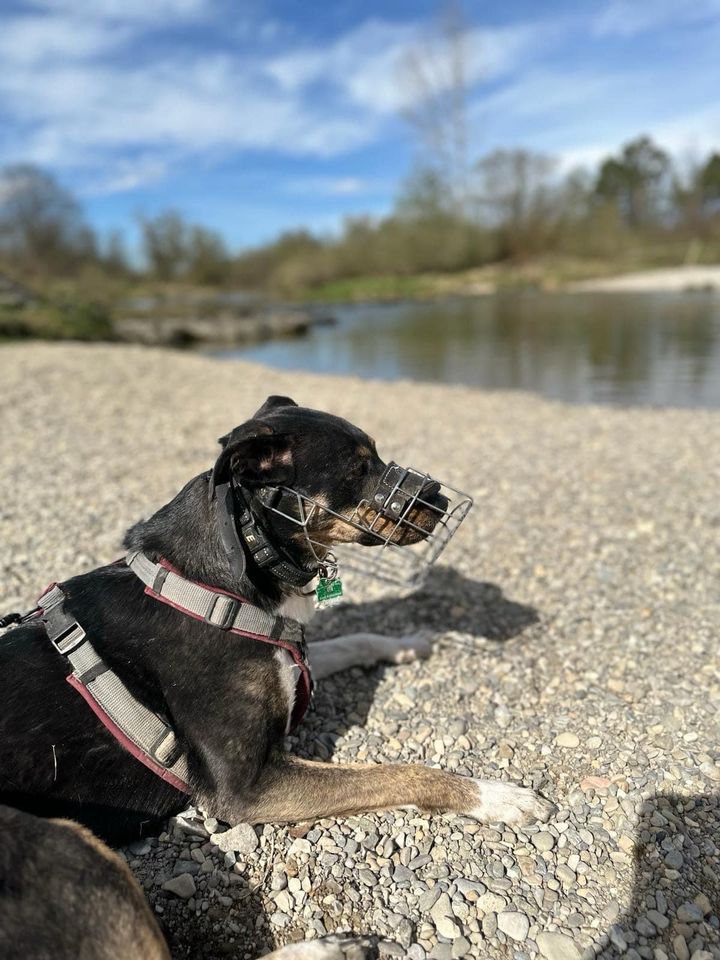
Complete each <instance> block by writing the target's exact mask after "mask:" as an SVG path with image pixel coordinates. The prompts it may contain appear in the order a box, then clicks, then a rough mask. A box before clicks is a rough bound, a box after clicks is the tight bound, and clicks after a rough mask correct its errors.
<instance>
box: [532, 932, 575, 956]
mask: <svg viewBox="0 0 720 960" xmlns="http://www.w3.org/2000/svg"><path fill="white" fill-rule="evenodd" d="M537 945H538V949H539V950H540V954H541V955H542V956H543V957H545V958H546V960H580V950H579V949H578V947H577V946H576V944H575V943H574V942H573V941H572V940H571V939H570V937H567V936H565V934H564V933H555V932H547V933H539V934H538V935H537Z"/></svg>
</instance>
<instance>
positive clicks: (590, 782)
mask: <svg viewBox="0 0 720 960" xmlns="http://www.w3.org/2000/svg"><path fill="white" fill-rule="evenodd" d="M610 783H611V781H610V780H609V779H608V778H607V777H585V778H584V779H583V780H581V781H580V789H581V790H582V791H583V792H584V793H586V792H587V791H588V790H596V791H599V792H600V791H604V790H607V788H608V787H609V786H610Z"/></svg>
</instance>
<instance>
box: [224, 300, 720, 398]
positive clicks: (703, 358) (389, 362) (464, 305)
mask: <svg viewBox="0 0 720 960" xmlns="http://www.w3.org/2000/svg"><path fill="white" fill-rule="evenodd" d="M335 312H336V315H337V317H338V320H339V323H338V325H337V326H336V327H330V328H328V327H319V328H317V329H315V330H313V331H312V332H311V333H310V334H309V335H308V336H307V337H305V338H302V339H296V340H286V341H272V342H269V343H265V344H260V345H258V346H255V347H251V348H248V349H244V350H238V351H232V352H224V353H223V354H222V356H226V357H229V356H239V357H243V358H245V359H250V360H257V361H259V362H262V363H266V364H269V365H270V366H278V367H283V368H286V369H302V370H314V371H318V372H332V373H353V374H356V375H358V376H362V377H379V378H384V379H396V378H399V377H402V378H408V379H412V380H435V381H441V382H443V383H463V384H469V385H472V386H480V387H484V388H486V389H496V388H498V389H522V390H533V391H537V392H539V393H542V394H544V395H545V396H548V397H553V398H557V399H562V400H568V401H573V402H601V403H612V404H620V405H622V404H650V405H671V406H715V407H718V406H720V298H718V297H713V295H712V294H701V293H685V294H653V295H641V294H629V295H626V296H624V295H618V294H536V293H528V294H507V295H498V296H495V297H485V298H479V299H474V300H448V301H443V302H439V303H431V304H412V303H403V304H391V305H373V304H371V305H363V306H353V307H343V308H341V309H338V310H336V311H335Z"/></svg>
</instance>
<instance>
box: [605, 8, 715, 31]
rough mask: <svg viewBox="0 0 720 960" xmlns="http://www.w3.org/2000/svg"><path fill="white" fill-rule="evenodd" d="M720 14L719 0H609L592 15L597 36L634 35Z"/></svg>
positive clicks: (710, 18)
mask: <svg viewBox="0 0 720 960" xmlns="http://www.w3.org/2000/svg"><path fill="white" fill-rule="evenodd" d="M716 17H720V0H692V2H688V0H610V3H608V5H607V6H606V7H605V9H604V10H602V11H601V12H600V13H599V14H598V15H597V17H596V18H595V21H594V24H593V27H594V32H595V33H596V34H597V35H598V36H601V37H603V36H619V37H633V36H635V35H636V34H639V33H645V32H647V31H650V30H657V29H659V28H661V27H664V26H667V25H668V24H674V25H677V24H680V23H697V22H701V21H703V20H712V19H714V18H716Z"/></svg>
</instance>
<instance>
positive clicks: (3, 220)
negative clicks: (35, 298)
mask: <svg viewBox="0 0 720 960" xmlns="http://www.w3.org/2000/svg"><path fill="white" fill-rule="evenodd" d="M0 250H2V251H3V253H4V254H5V256H6V257H7V259H8V260H10V261H11V262H14V263H16V264H17V265H18V266H19V267H20V268H21V269H26V270H30V271H38V272H46V273H47V272H49V273H53V272H58V271H61V270H66V269H68V268H74V267H76V266H77V265H78V264H79V263H80V262H81V261H82V260H84V259H93V258H95V257H96V255H97V248H96V238H95V234H94V233H93V231H92V230H91V228H90V227H89V226H88V225H87V223H86V222H85V220H84V217H83V215H82V211H81V208H80V205H79V204H78V202H77V200H76V199H75V197H74V196H73V195H72V194H71V193H70V192H69V191H68V190H66V189H65V188H64V187H62V186H60V184H59V183H58V182H57V180H56V179H55V178H54V177H53V176H52V175H51V174H49V173H46V172H45V171H43V170H40V169H38V168H37V167H34V166H31V165H30V164H17V165H15V166H10V167H6V168H5V169H4V170H2V171H0Z"/></svg>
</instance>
